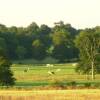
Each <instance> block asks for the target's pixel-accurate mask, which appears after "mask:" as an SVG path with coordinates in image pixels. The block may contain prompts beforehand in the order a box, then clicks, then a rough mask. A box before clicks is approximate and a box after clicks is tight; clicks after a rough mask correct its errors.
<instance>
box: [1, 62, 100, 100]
mask: <svg viewBox="0 0 100 100" xmlns="http://www.w3.org/2000/svg"><path fill="white" fill-rule="evenodd" d="M75 64H76V63H65V64H53V66H48V65H47V64H32V63H31V64H30V63H24V64H23V63H13V64H12V67H11V69H12V71H13V73H14V77H15V78H16V84H15V86H14V87H10V88H8V87H7V88H5V87H4V88H3V87H1V88H0V100H100V90H99V88H98V89H97V88H95V89H93V88H92V89H91V87H90V88H89V87H87V88H86V87H85V88H82V85H83V84H85V83H87V82H90V83H92V84H94V83H98V84H100V80H99V78H100V75H96V79H95V80H94V81H91V79H90V80H88V79H87V76H86V75H81V74H78V73H76V72H75V67H76V66H75ZM49 71H51V72H54V74H52V75H50V74H49V73H48V72H49ZM89 77H90V76H89ZM74 81H75V82H77V85H78V86H81V88H75V87H71V86H70V87H69V88H67V84H68V82H74ZM62 85H63V86H65V87H64V88H59V86H62ZM74 85H75V84H74ZM74 85H73V86H74ZM54 86H56V87H54Z"/></svg>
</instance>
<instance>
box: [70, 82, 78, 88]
mask: <svg viewBox="0 0 100 100" xmlns="http://www.w3.org/2000/svg"><path fill="white" fill-rule="evenodd" d="M76 85H77V83H76V82H75V81H71V82H69V83H68V86H73V87H75V86H76Z"/></svg>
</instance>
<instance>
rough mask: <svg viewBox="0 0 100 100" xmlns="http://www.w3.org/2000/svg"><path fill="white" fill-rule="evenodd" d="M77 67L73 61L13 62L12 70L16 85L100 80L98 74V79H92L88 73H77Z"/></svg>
mask: <svg viewBox="0 0 100 100" xmlns="http://www.w3.org/2000/svg"><path fill="white" fill-rule="evenodd" d="M75 67H76V66H73V63H67V64H53V66H47V65H46V64H13V65H12V71H13V73H14V77H15V78H16V79H17V80H16V85H15V86H17V87H33V86H46V85H49V84H50V83H52V82H54V81H57V82H61V83H62V84H65V85H66V82H69V81H76V82H77V83H78V84H81V83H84V82H92V83H94V82H96V83H99V82H100V75H96V80H94V81H91V80H88V79H87V75H79V74H78V73H76V72H75ZM48 72H53V73H54V74H49V73H48ZM88 77H90V76H88Z"/></svg>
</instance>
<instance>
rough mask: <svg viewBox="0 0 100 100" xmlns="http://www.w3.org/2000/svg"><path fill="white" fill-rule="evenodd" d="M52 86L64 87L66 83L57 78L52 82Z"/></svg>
mask: <svg viewBox="0 0 100 100" xmlns="http://www.w3.org/2000/svg"><path fill="white" fill-rule="evenodd" d="M50 86H53V87H61V88H64V84H63V83H62V82H61V81H57V80H52V81H51V82H50Z"/></svg>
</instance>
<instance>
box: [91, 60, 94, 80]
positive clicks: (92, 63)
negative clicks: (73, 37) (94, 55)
mask: <svg viewBox="0 0 100 100" xmlns="http://www.w3.org/2000/svg"><path fill="white" fill-rule="evenodd" d="M91 67H92V69H91V70H92V74H91V75H92V80H94V62H93V61H92V62H91Z"/></svg>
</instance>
